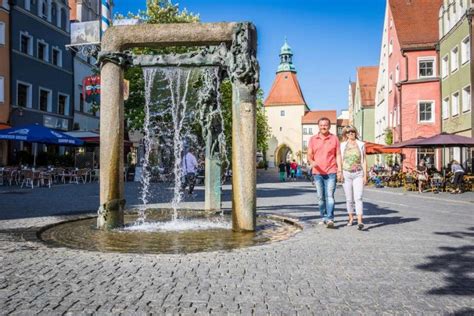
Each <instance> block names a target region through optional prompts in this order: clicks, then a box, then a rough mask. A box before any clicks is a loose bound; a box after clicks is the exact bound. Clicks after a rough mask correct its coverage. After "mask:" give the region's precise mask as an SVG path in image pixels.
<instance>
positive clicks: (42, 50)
mask: <svg viewBox="0 0 474 316" xmlns="http://www.w3.org/2000/svg"><path fill="white" fill-rule="evenodd" d="M10 14H11V21H12V23H11V34H12V38H11V67H12V68H11V92H12V93H11V103H12V108H13V111H12V115H11V117H10V122H11V124H12V125H13V126H18V125H23V124H33V123H39V124H41V125H44V126H46V127H50V128H55V129H59V130H64V131H67V130H71V129H72V120H73V111H72V107H71V104H72V98H73V96H74V93H73V63H72V55H71V52H70V51H69V50H67V49H66V45H67V44H68V43H69V42H70V30H69V26H70V25H69V6H68V3H67V2H66V1H65V0H36V1H33V0H17V1H15V4H14V5H11V12H10ZM14 145H15V149H16V150H20V149H26V150H29V151H31V148H29V147H28V148H23V146H25V147H27V146H30V145H29V144H26V143H25V144H20V145H19V146H20V148H18V147H17V144H14Z"/></svg>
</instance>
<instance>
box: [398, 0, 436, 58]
mask: <svg viewBox="0 0 474 316" xmlns="http://www.w3.org/2000/svg"><path fill="white" fill-rule="evenodd" d="M442 2H443V0H389V4H390V10H391V11H392V16H393V22H394V24H395V28H396V30H397V35H398V41H399V42H400V47H401V48H402V49H410V48H418V47H432V48H433V49H434V48H435V45H436V43H437V42H438V37H439V30H438V29H439V24H438V17H439V9H440V7H441V4H442Z"/></svg>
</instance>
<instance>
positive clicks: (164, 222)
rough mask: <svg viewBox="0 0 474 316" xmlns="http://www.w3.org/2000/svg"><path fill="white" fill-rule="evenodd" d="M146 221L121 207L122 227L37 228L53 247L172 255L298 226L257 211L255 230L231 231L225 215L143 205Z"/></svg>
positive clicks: (253, 242) (89, 221) (78, 223)
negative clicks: (174, 218)
mask: <svg viewBox="0 0 474 316" xmlns="http://www.w3.org/2000/svg"><path fill="white" fill-rule="evenodd" d="M146 212H147V216H146V218H147V220H146V221H145V222H144V223H140V224H137V218H138V214H137V213H134V212H132V213H130V212H127V214H126V215H125V226H124V227H123V228H120V229H115V230H111V231H104V230H100V229H97V227H96V226H97V217H90V218H86V219H80V220H73V221H67V222H62V223H59V224H55V225H54V226H50V227H47V228H45V229H43V230H42V231H40V232H39V233H38V235H39V237H40V239H41V240H43V241H44V242H46V243H47V244H48V245H50V246H53V247H67V248H73V249H81V250H90V251H100V252H120V253H148V254H178V253H196V252H208V251H219V250H224V251H230V250H233V249H239V248H244V247H251V246H257V245H263V244H268V243H272V242H277V241H282V240H286V239H288V238H290V237H292V236H294V235H295V234H297V233H298V232H300V231H301V229H302V228H301V226H299V225H298V224H296V223H295V222H292V221H291V220H288V219H283V218H273V217H272V216H265V215H264V216H258V217H257V229H256V231H255V232H233V231H232V229H231V227H232V224H231V218H230V215H221V214H210V213H208V212H205V211H199V210H179V212H178V220H177V221H174V222H173V221H171V218H172V210H170V209H149V210H147V211H146Z"/></svg>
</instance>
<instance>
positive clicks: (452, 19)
mask: <svg viewBox="0 0 474 316" xmlns="http://www.w3.org/2000/svg"><path fill="white" fill-rule="evenodd" d="M473 7H474V5H473V4H472V2H471V1H470V0H469V1H468V0H445V1H443V4H442V5H441V7H440V9H439V56H440V59H441V64H440V72H441V104H442V106H441V125H442V131H443V132H447V133H450V134H457V135H462V136H467V137H474V133H473V122H474V116H473V115H474V113H473V111H472V101H471V99H472V98H471V92H472V82H473V80H474V78H473V76H474V75H473V68H472V64H473V61H472V60H473V59H472V54H471V47H472V34H473V26H472V17H473V14H474V8H473ZM443 155H444V157H445V159H444V163H445V165H446V164H447V163H449V162H450V161H451V160H452V159H456V160H457V161H460V162H462V163H463V164H464V166H465V167H467V168H468V169H470V170H472V158H473V149H472V148H465V149H462V150H461V149H460V148H450V149H446V150H445V152H444V154H443Z"/></svg>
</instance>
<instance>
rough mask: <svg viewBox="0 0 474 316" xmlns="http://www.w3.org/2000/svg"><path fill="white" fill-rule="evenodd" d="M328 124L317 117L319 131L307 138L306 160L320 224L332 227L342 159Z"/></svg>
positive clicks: (329, 123) (325, 119)
mask: <svg viewBox="0 0 474 316" xmlns="http://www.w3.org/2000/svg"><path fill="white" fill-rule="evenodd" d="M330 126H331V121H330V120H329V119H328V118H326V117H323V118H321V119H319V121H318V127H319V133H318V134H317V135H314V136H312V137H311V139H310V140H309V144H308V161H309V163H310V165H311V167H312V172H313V177H314V182H315V183H316V190H317V192H318V204H319V212H320V213H321V218H322V222H320V224H326V227H328V228H333V227H334V191H336V179H337V178H339V179H340V180H341V181H342V159H341V149H340V146H339V139H338V138H337V136H336V135H333V134H331V133H330V132H329V128H330ZM336 176H337V178H336Z"/></svg>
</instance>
